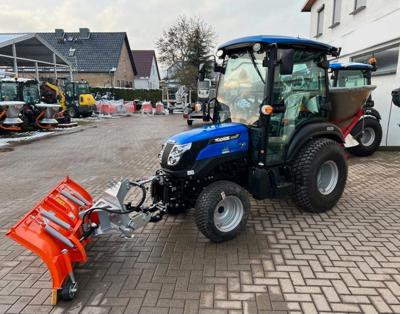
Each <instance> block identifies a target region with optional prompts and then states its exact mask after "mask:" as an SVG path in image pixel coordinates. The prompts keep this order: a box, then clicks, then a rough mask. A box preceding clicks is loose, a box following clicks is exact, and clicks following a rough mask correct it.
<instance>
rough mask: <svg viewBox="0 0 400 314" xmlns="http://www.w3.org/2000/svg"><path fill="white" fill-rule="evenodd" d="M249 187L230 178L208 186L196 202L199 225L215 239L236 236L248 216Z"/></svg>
mask: <svg viewBox="0 0 400 314" xmlns="http://www.w3.org/2000/svg"><path fill="white" fill-rule="evenodd" d="M249 211H250V199H249V195H248V193H247V191H246V190H245V189H243V188H242V187H241V186H240V185H238V184H236V183H233V182H230V181H217V182H214V183H211V184H210V185H209V186H207V187H206V188H205V189H204V190H203V191H202V192H201V193H200V195H199V197H198V198H197V201H196V205H195V221H196V225H197V228H198V229H199V230H200V232H201V233H202V234H203V235H205V236H206V237H207V238H208V239H210V240H211V241H213V242H223V241H228V240H231V239H233V238H235V237H236V236H237V235H238V234H239V233H240V232H241V231H242V229H244V227H245V226H246V223H247V219H248V217H249Z"/></svg>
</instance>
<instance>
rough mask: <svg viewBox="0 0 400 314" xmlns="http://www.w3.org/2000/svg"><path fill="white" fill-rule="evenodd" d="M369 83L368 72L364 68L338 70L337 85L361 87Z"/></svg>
mask: <svg viewBox="0 0 400 314" xmlns="http://www.w3.org/2000/svg"><path fill="white" fill-rule="evenodd" d="M365 85H368V74H367V73H366V72H365V71H363V70H340V71H338V77H337V83H336V86H337V87H359V86H365Z"/></svg>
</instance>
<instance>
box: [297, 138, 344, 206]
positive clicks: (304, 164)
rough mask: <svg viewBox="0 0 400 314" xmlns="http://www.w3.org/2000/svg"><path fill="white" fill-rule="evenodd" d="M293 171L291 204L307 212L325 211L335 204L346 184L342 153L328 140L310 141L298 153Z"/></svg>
mask: <svg viewBox="0 0 400 314" xmlns="http://www.w3.org/2000/svg"><path fill="white" fill-rule="evenodd" d="M292 171H293V176H294V185H295V191H294V194H293V199H294V202H295V203H296V204H297V205H298V206H299V207H300V208H302V209H304V210H306V211H309V212H313V213H323V212H326V211H328V210H330V209H331V208H332V207H333V206H335V205H336V203H337V202H338V200H339V199H340V197H341V196H342V193H343V190H344V187H345V185H346V179H347V161H346V157H345V153H344V150H343V148H342V147H341V146H340V144H339V143H337V142H335V141H333V140H331V139H327V138H318V139H314V140H311V141H310V142H308V143H307V144H306V146H305V147H304V148H303V149H302V150H300V152H299V153H298V154H297V156H296V158H295V160H294V163H293V168H292Z"/></svg>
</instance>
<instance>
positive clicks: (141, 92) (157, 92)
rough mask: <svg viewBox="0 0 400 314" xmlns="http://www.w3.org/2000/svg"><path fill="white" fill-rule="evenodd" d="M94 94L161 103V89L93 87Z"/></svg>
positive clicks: (91, 90)
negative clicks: (109, 94)
mask: <svg viewBox="0 0 400 314" xmlns="http://www.w3.org/2000/svg"><path fill="white" fill-rule="evenodd" d="M90 92H91V93H92V94H97V93H99V94H100V95H105V94H106V93H107V92H109V93H111V95H112V96H114V98H115V99H123V100H135V99H140V100H150V101H151V102H152V103H153V104H154V103H156V102H157V101H161V97H162V95H161V89H151V90H147V89H130V88H111V87H92V88H91V89H90Z"/></svg>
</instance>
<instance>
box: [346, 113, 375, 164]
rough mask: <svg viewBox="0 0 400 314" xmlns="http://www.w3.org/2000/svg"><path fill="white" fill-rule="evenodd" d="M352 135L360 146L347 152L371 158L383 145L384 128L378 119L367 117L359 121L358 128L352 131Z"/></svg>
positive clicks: (350, 148)
mask: <svg viewBox="0 0 400 314" xmlns="http://www.w3.org/2000/svg"><path fill="white" fill-rule="evenodd" d="M363 120H364V121H363ZM363 126H364V133H363ZM351 135H352V136H353V137H354V138H355V139H356V140H357V142H359V143H360V144H359V145H357V146H354V147H349V148H348V149H347V150H348V151H349V152H350V153H351V154H353V155H356V156H360V157H362V156H369V155H372V154H373V153H375V151H376V150H377V149H378V148H379V145H380V144H381V140H382V126H381V124H380V123H379V120H378V119H376V118H372V117H365V118H363V119H361V120H360V121H358V123H357V124H356V126H355V127H354V128H353V130H352V131H351Z"/></svg>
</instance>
